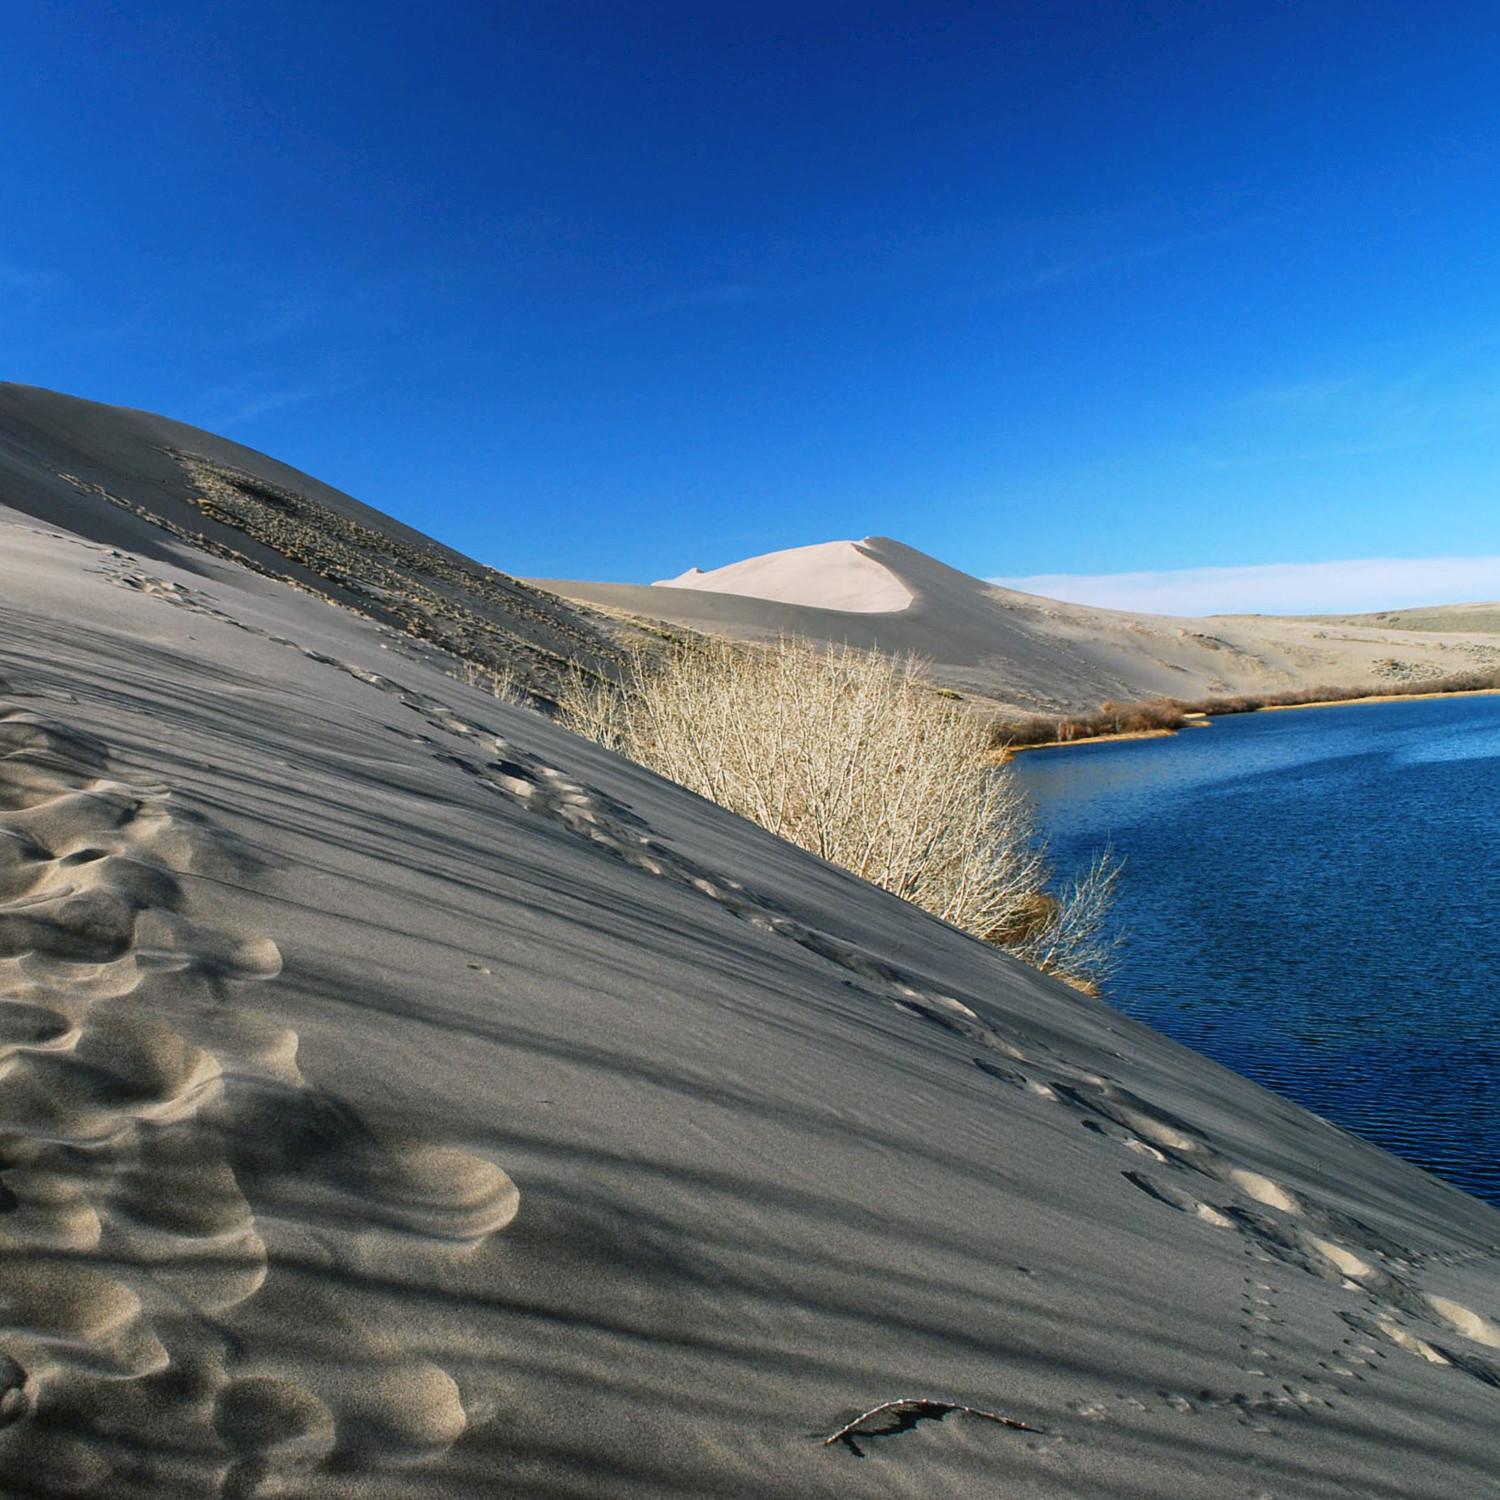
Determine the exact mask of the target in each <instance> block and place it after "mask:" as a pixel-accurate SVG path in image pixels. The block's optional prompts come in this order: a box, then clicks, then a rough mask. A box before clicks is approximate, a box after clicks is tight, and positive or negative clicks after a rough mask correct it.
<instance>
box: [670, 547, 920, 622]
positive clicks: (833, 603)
mask: <svg viewBox="0 0 1500 1500" xmlns="http://www.w3.org/2000/svg"><path fill="white" fill-rule="evenodd" d="M652 587H653V588H677V589H702V590H704V591H705V592H708V593H714V594H740V595H745V596H748V597H749V598H752V599H769V600H772V601H773V602H775V603H778V604H804V605H808V606H809V607H811V608H814V609H837V610H844V611H847V612H848V613H850V614H889V613H892V612H894V611H897V610H902V609H905V608H906V607H907V606H908V605H909V604H910V603H911V602H912V594H911V591H910V590H909V589H908V588H907V587H906V585H905V584H903V583H902V582H901V580H900V578H899V577H897V575H896V574H895V573H894V572H892V571H891V569H890V568H888V567H886V566H885V565H884V564H882V563H881V562H880V561H878V560H877V559H876V558H875V557H873V556H871V555H870V553H868V552H867V551H866V550H865V549H864V547H863V545H862V544H861V543H859V542H818V543H815V544H814V545H813V546H811V547H792V548H790V549H789V550H787V551H785V552H767V553H766V554H765V555H764V556H762V557H751V558H747V559H746V560H745V561H744V562H737V563H730V564H728V565H727V566H726V567H722V568H714V569H713V570H711V571H710V572H704V571H703V569H702V568H689V569H688V571H687V572H686V573H680V574H679V575H678V576H677V577H676V578H663V579H662V580H660V582H659V583H656V584H653V585H652Z"/></svg>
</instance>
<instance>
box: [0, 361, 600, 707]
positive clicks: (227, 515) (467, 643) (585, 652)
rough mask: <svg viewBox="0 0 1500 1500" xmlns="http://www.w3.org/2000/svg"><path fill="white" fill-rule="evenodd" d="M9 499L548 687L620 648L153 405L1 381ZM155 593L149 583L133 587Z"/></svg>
mask: <svg viewBox="0 0 1500 1500" xmlns="http://www.w3.org/2000/svg"><path fill="white" fill-rule="evenodd" d="M0 503H4V504H6V505H9V506H11V507H13V508H14V509H16V510H19V511H23V512H25V513H26V514H27V515H30V516H33V517H35V518H36V519H38V520H40V521H43V522H46V523H47V524H49V525H53V526H62V527H65V528H66V529H67V530H69V531H71V532H73V533H74V534H76V535H78V536H82V537H86V538H88V539H89V540H91V541H96V542H106V543H109V544H110V545H111V546H118V547H121V548H126V549H129V550H131V551H133V552H135V553H138V554H140V555H141V556H142V557H143V558H145V559H148V560H151V561H153V562H166V561H170V562H175V563H177V564H178V565H179V566H180V567H183V568H186V569H187V570H189V571H190V572H193V573H198V574H200V575H202V576H205V577H209V578H213V577H216V576H219V574H220V572H221V571H222V567H221V564H222V563H224V562H229V563H232V564H235V565H236V566H235V567H234V568H233V573H234V575H235V576H236V577H237V579H238V582H239V584H240V586H247V585H246V580H245V579H244V578H243V573H242V567H243V566H248V567H249V568H252V569H254V570H257V571H258V572H260V573H261V574H263V575H268V576H269V577H271V578H273V579H276V580H290V581H291V582H293V583H296V584H298V585H300V586H301V587H303V588H307V589H310V590H312V591H313V592H315V593H318V594H321V595H323V596H325V597H327V598H330V599H333V600H336V601H337V602H339V603H341V604H346V605H348V606H350V607H352V608H356V609H359V610H361V611H362V612H364V613H366V614H368V615H370V616H371V617H372V618H373V619H376V620H378V621H381V622H383V623H386V624H390V625H394V626H397V627H398V628H400V629H402V630H404V631H409V632H410V631H415V632H416V633H418V634H420V635H422V636H423V637H424V638H426V639H428V640H430V641H433V642H434V643H436V644H438V645H442V646H445V647H447V648H449V649H452V650H458V651H462V652H463V653H465V654H466V655H468V656H471V657H476V658H478V659H480V660H482V661H489V662H493V663H495V664H500V663H504V664H505V665H507V666H508V667H510V668H511V669H512V670H515V671H517V672H518V673H519V674H520V675H521V676H523V677H524V678H526V679H528V680H529V681H530V682H531V683H532V685H533V686H535V687H536V688H538V689H539V690H540V691H543V692H545V691H547V690H548V689H549V687H551V686H553V685H554V684H555V679H556V673H557V671H558V670H559V668H560V667H561V666H562V665H564V664H565V663H567V662H569V661H580V662H583V663H585V664H587V665H590V666H600V665H602V664H604V663H606V662H608V661H609V660H611V659H612V658H613V657H614V655H615V648H614V647H613V645H612V644H611V643H610V642H609V641H608V640H607V639H606V638H605V637H604V636H603V635H601V633H600V632H599V630H598V629H597V628H596V626H595V624H594V623H593V622H592V621H591V620H589V619H588V618H587V617H586V616H585V614H584V613H583V612H581V611H579V610H578V609H577V608H575V607H573V606H571V605H569V604H566V603H564V602H563V601H562V600H561V599H558V598H556V597H555V596H553V595H551V594H545V593H542V592H540V591H539V590H537V589H533V588H529V587H527V586H526V585H525V584H521V583H518V582H517V581H516V580H515V579H514V578H509V577H507V576H506V575H504V574H502V573H497V572H495V571H494V570H493V569H491V568H486V567H482V566H481V565H480V564H478V563H476V562H474V561H472V560H471V559H470V558H466V557H464V556H463V554H462V553H459V552H455V551H454V550H453V549H452V548H450V547H445V546H443V545H441V544H440V543H438V542H434V541H433V540H432V539H431V538H430V537H426V536H423V535H422V534H421V533H420V532H417V531H413V530H412V529H411V528H410V527H408V526H403V525H402V524H401V523H400V522H399V521H394V520H392V519H391V518H390V517H389V516H386V515H383V514H381V512H379V511H376V510H372V509H371V508H370V507H369V506H367V505H362V504H361V503H360V502H359V501H358V500H354V499H351V498H350V497H349V496H348V495H345V494H343V493H341V492H340V491H338V490H335V489H332V488H330V487H329V486H328V485H326V484H321V483H319V481H317V480H316V479H313V478H311V477H309V476H308V475H306V474H303V473H300V472H299V471H298V470H296V469H292V468H289V467H288V466H287V465H286V464H282V463H278V462H277V461H276V460H275V459H272V458H267V457H266V455H265V454H263V453H257V452H256V451H255V450H254V449H252V448H245V447H243V446H241V445H240V444H239V443H232V442H229V441H228V440H227V439H225V438H220V437H215V436H214V435H213V434H212V433H208V432H204V431H202V430H201V429H199V428H196V427H188V426H185V425H184V424H183V423H181V422H173V421H170V420H169V419H167V418H166V417H157V416H152V415H151V414H150V413H149V412H140V411H130V410H127V409H125V408H123V407H118V406H103V405H101V404H99V403H98V402H94V401H80V400H78V399H77V398H76V397H73V396H63V395H59V394H58V393H57V392H55V391H44V390H39V389H37V388H36V387H34V386H23V385H7V384H3V383H0ZM137 586H139V587H145V588H149V587H150V586H151V585H150V583H149V580H147V581H145V582H143V583H140V584H138V585H137Z"/></svg>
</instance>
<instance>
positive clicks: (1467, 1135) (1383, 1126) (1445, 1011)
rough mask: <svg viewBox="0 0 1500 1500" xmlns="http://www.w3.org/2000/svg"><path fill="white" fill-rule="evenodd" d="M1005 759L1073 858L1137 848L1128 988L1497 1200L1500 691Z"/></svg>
mask: <svg viewBox="0 0 1500 1500" xmlns="http://www.w3.org/2000/svg"><path fill="white" fill-rule="evenodd" d="M1014 765H1015V768H1016V771H1017V774H1018V775H1019V776H1020V778H1021V779H1022V781H1023V782H1024V783H1025V784H1026V786H1027V788H1028V789H1029V790H1030V792H1031V793H1032V795H1033V796H1034V797H1035V799H1036V801H1037V804H1038V809H1039V812H1040V815H1041V821H1042V826H1043V828H1044V829H1045V830H1046V831H1047V834H1048V836H1049V838H1050V839H1051V842H1052V846H1053V850H1054V852H1055V854H1056V855H1057V857H1058V860H1059V864H1060V865H1062V866H1063V867H1064V868H1066V867H1067V866H1068V865H1070V864H1072V863H1074V862H1081V861H1082V860H1084V859H1086V858H1087V856H1088V853H1089V851H1091V850H1092V849H1094V848H1095V847H1097V846H1098V845H1100V844H1102V843H1105V842H1106V841H1108V842H1112V843H1113V845H1114V847H1115V850H1116V852H1117V853H1118V854H1120V855H1122V856H1123V857H1124V860H1125V865H1126V868H1125V873H1124V879H1123V893H1122V895H1121V898H1120V901H1119V903H1118V905H1117V907H1116V915H1117V918H1118V921H1119V924H1120V927H1121V929H1122V931H1123V932H1124V934H1125V944H1124V947H1123V949H1122V961H1121V964H1120V968H1119V972H1118V973H1117V974H1116V976H1115V977H1114V979H1113V980H1112V981H1111V982H1110V983H1109V985H1108V986H1107V988H1106V997H1107V998H1108V999H1109V1000H1110V1001H1111V1002H1112V1003H1113V1004H1114V1005H1116V1006H1117V1007H1119V1008H1120V1009H1121V1010H1124V1011H1126V1012H1128V1013H1129V1014H1130V1015H1132V1016H1136V1017H1139V1018H1140V1019H1141V1020H1143V1021H1147V1022H1149V1023H1150V1024H1151V1025H1153V1026H1155V1027H1156V1028H1158V1029H1159V1030H1161V1031H1164V1032H1166V1033H1167V1034H1168V1035H1169V1036H1172V1037H1175V1038H1176V1039H1177V1040H1179V1041H1181V1042H1184V1043H1186V1044H1187V1045H1188V1046H1191V1047H1194V1048H1196V1049H1198V1050H1199V1051H1200V1052H1204V1053H1207V1054H1208V1055H1209V1056H1210V1057H1213V1058H1215V1059H1217V1060H1218V1061H1219V1062H1221V1063H1224V1064H1225V1065H1226V1066H1228V1067H1231V1068H1233V1069H1235V1070H1236V1071H1237V1072H1240V1073H1243V1074H1245V1075H1247V1076H1248V1077H1250V1078H1253V1079H1255V1080H1257V1081H1258V1082H1260V1083H1263V1084H1265V1085H1266V1086H1267V1087H1269V1088H1273V1089H1275V1090H1277V1091H1278V1092H1279V1093H1282V1094H1285V1095H1287V1096H1288V1097H1289V1098H1292V1099H1295V1100H1296V1101H1297V1102H1298V1103H1300V1104H1304V1105H1306V1106H1307V1107H1308V1108H1309V1109H1313V1110H1316V1111H1317V1112H1318V1113H1319V1114H1321V1115H1325V1116H1327V1117H1328V1118H1329V1119H1330V1120H1333V1121H1335V1122H1336V1123H1337V1124H1339V1125H1342V1126H1344V1127H1345V1128H1346V1129H1348V1130H1351V1131H1353V1132H1355V1133H1356V1134H1358V1135H1361V1136H1363V1137H1365V1138H1366V1139H1367V1140H1371V1141H1374V1142H1376V1143H1377V1144H1379V1145H1381V1146H1384V1147H1386V1148H1387V1149H1388V1150H1390V1151H1394V1152H1396V1153H1397V1154H1398V1155H1400V1156H1404V1157H1406V1158H1407V1159H1408V1160H1410V1161H1413V1162H1416V1163H1417V1164H1418V1165H1419V1166H1422V1167H1425V1168H1427V1170H1429V1171H1431V1172H1434V1173H1436V1174H1437V1175H1439V1176H1441V1177H1444V1178H1446V1179H1447V1180H1448V1181H1450V1182H1453V1183H1455V1184H1456V1185H1457V1186H1459V1187H1461V1188H1464V1189H1465V1190H1466V1191H1468V1192H1471V1193H1474V1194H1476V1195H1478V1196H1479V1197H1482V1198H1486V1199H1488V1200H1489V1201H1491V1202H1494V1203H1497V1204H1500V1088H1497V1086H1496V1069H1497V1065H1500V920H1497V918H1500V910H1497V908H1500V817H1497V807H1496V802H1497V794H1500V697H1475V698H1431V699H1415V700H1407V701H1400V700H1394V701H1389V702H1381V703H1362V704H1348V705H1345V706H1342V707H1338V708H1322V709H1309V710H1299V711H1295V712H1261V713H1253V714H1242V715H1237V716H1233V717H1229V718H1224V719H1219V720H1217V721H1215V722H1214V723H1213V725H1212V726H1211V727H1209V728H1205V729H1188V730H1184V731H1183V732H1182V733H1180V734H1178V735H1176V736H1175V737H1173V738H1171V739H1154V740H1127V741H1116V742H1113V743H1108V742H1106V743H1103V744H1097V745H1082V746H1077V747H1073V748H1068V749H1059V750H1041V751H1035V752H1027V753H1026V754H1024V755H1019V756H1017V757H1016V759H1015V761H1014Z"/></svg>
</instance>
